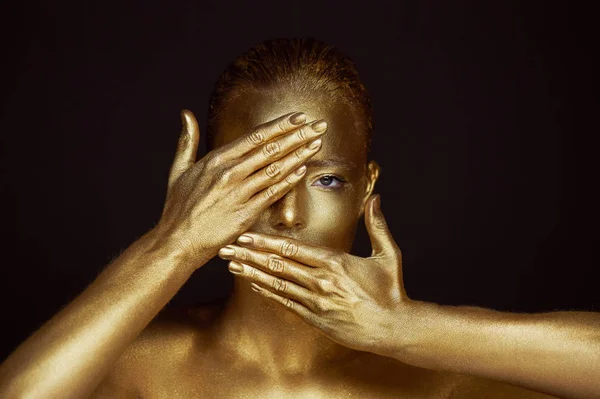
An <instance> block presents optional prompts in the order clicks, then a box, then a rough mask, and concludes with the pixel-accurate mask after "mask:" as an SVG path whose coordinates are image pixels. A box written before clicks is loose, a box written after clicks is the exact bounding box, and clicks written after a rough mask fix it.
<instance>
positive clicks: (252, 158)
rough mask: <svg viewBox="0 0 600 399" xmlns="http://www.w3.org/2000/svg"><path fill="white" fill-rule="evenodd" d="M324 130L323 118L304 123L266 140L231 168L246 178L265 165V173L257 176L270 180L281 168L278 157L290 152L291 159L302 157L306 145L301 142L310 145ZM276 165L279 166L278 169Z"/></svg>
mask: <svg viewBox="0 0 600 399" xmlns="http://www.w3.org/2000/svg"><path fill="white" fill-rule="evenodd" d="M326 131H327V122H325V121H324V120H319V121H315V122H311V123H310V124H306V125H304V126H302V127H301V128H300V129H296V130H295V131H294V132H293V133H290V134H286V135H284V136H281V137H279V138H277V139H276V140H274V141H271V142H268V143H266V144H265V145H263V146H261V147H260V148H257V149H256V150H255V151H252V152H251V153H249V154H247V155H246V156H244V157H242V159H240V161H239V163H238V164H237V166H235V167H234V168H233V171H234V172H235V173H236V174H237V175H239V176H244V178H246V177H248V176H250V175H251V174H253V173H254V172H255V171H257V170H258V169H260V168H265V167H266V168H265V170H266V173H260V174H259V176H260V177H263V178H264V177H267V181H269V180H270V181H272V180H273V179H272V178H273V177H275V178H276V177H277V171H278V170H279V169H280V168H281V165H280V164H279V163H278V162H277V161H278V160H279V159H280V158H283V157H284V156H286V155H287V154H290V153H291V154H290V155H291V156H292V159H297V160H302V159H304V158H305V157H304V155H305V150H304V148H305V147H306V146H303V144H307V145H310V144H309V142H311V143H312V142H313V141H315V139H317V138H319V137H320V136H322V135H323V134H325V132H326ZM294 150H295V151H294ZM277 166H279V169H278V168H277ZM269 171H270V172H271V173H269Z"/></svg>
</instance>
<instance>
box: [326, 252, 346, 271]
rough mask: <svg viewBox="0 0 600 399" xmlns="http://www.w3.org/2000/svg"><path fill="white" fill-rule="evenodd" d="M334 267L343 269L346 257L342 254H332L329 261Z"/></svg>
mask: <svg viewBox="0 0 600 399" xmlns="http://www.w3.org/2000/svg"><path fill="white" fill-rule="evenodd" d="M327 263H329V264H330V265H331V267H332V268H333V269H341V268H343V266H344V257H343V255H340V254H334V255H331V256H330V257H329V259H328V261H327Z"/></svg>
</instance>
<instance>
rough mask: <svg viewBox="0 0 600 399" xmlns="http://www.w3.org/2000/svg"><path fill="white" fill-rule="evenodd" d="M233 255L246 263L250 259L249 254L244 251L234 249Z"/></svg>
mask: <svg viewBox="0 0 600 399" xmlns="http://www.w3.org/2000/svg"><path fill="white" fill-rule="evenodd" d="M235 253H236V255H237V256H238V257H239V258H240V260H241V261H243V262H248V261H250V259H251V256H250V254H249V253H248V251H246V250H245V249H241V250H240V249H236V251H235Z"/></svg>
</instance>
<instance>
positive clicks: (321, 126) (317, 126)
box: [312, 120, 327, 133]
mask: <svg viewBox="0 0 600 399" xmlns="http://www.w3.org/2000/svg"><path fill="white" fill-rule="evenodd" d="M326 129H327V122H325V121H324V120H320V121H318V122H315V123H313V124H312V130H314V131H315V132H317V133H321V132H324V131H325V130H326Z"/></svg>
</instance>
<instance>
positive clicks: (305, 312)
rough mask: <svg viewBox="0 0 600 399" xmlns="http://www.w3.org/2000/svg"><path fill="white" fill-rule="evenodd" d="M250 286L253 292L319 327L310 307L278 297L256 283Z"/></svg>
mask: <svg viewBox="0 0 600 399" xmlns="http://www.w3.org/2000/svg"><path fill="white" fill-rule="evenodd" d="M250 286H251V287H252V290H254V291H255V292H258V293H259V294H260V295H262V296H264V297H265V298H268V299H269V300H271V301H273V302H276V303H278V304H280V305H282V306H284V307H285V308H287V309H289V310H291V311H292V312H293V313H295V314H297V315H298V316H300V317H302V318H303V319H304V320H306V321H307V322H308V323H309V324H312V325H317V318H316V315H315V314H314V313H313V312H311V310H310V309H309V308H308V307H306V306H304V305H303V304H301V303H300V302H297V301H294V300H293V299H290V298H286V297H283V296H281V295H278V294H276V293H274V292H271V291H269V290H268V289H266V288H263V287H261V286H260V285H258V284H255V283H252V284H250Z"/></svg>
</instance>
